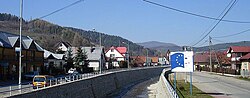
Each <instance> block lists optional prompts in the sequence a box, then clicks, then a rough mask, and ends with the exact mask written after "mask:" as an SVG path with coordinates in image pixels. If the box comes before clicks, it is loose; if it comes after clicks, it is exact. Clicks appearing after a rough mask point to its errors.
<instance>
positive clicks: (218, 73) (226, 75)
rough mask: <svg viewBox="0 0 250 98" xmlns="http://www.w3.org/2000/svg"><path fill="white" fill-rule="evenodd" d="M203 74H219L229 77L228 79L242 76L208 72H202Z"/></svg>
mask: <svg viewBox="0 0 250 98" xmlns="http://www.w3.org/2000/svg"><path fill="white" fill-rule="evenodd" d="M201 72H205V73H209V74H217V75H221V76H228V77H239V76H240V75H232V74H223V73H216V72H207V71H201Z"/></svg>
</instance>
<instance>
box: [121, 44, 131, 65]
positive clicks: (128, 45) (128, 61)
mask: <svg viewBox="0 0 250 98" xmlns="http://www.w3.org/2000/svg"><path fill="white" fill-rule="evenodd" d="M122 43H123V44H126V45H127V46H128V68H130V66H129V43H125V42H122Z"/></svg>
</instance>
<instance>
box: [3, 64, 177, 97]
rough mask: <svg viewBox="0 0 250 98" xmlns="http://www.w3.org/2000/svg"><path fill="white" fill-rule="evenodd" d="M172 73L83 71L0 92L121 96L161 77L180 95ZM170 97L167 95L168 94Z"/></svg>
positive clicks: (168, 91)
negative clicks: (43, 83)
mask: <svg viewBox="0 0 250 98" xmlns="http://www.w3.org/2000/svg"><path fill="white" fill-rule="evenodd" d="M168 73H170V68H168V67H166V66H158V67H145V68H131V69H120V70H111V71H109V70H108V71H103V72H102V73H88V74H81V75H77V76H74V77H62V78H57V79H56V81H57V82H56V83H55V84H54V85H50V86H48V87H43V88H38V89H31V88H29V86H27V87H25V88H26V89H25V88H23V89H22V91H21V92H20V90H19V89H15V90H14V89H13V90H11V91H9V92H7V91H6V92H5V93H2V94H1V92H0V94H1V95H4V96H1V97H11V98H23V97H24V98H26V97H28V98H30V97H32V98H40V97H41V96H42V97H43V98H48V97H50V98H54V97H55V98H57V97H60V98H68V97H72V98H75V97H81V98H82V97H85V98H106V97H117V96H121V94H123V93H124V92H127V91H128V90H129V89H130V88H131V87H133V86H134V85H136V84H138V83H140V82H143V81H145V80H148V79H151V78H154V77H160V78H159V83H160V85H162V86H161V87H162V89H163V90H165V91H164V92H165V93H166V95H168V96H172V97H178V96H177V95H176V94H175V93H174V92H173V91H174V90H173V89H172V87H171V86H170V85H169V84H168V81H167V80H166V78H165V75H166V74H168ZM166 97H167V96H166Z"/></svg>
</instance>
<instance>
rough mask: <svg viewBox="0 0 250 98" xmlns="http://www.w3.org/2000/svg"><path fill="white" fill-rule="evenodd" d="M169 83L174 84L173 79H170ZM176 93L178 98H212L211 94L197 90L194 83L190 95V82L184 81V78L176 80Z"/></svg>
mask: <svg viewBox="0 0 250 98" xmlns="http://www.w3.org/2000/svg"><path fill="white" fill-rule="evenodd" d="M171 84H172V85H174V81H173V80H172V81H171ZM176 87H177V94H178V95H179V97H180V98H213V97H212V96H210V95H208V94H206V93H205V92H203V91H201V90H199V89H198V88H196V87H195V86H194V85H193V86H192V91H193V92H192V96H191V95H190V83H189V82H187V83H185V81H184V80H178V81H177V85H176Z"/></svg>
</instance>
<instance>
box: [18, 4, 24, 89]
mask: <svg viewBox="0 0 250 98" xmlns="http://www.w3.org/2000/svg"><path fill="white" fill-rule="evenodd" d="M22 17H23V0H20V36H19V42H20V43H19V45H20V46H19V48H20V52H19V78H18V85H19V89H20V93H21V88H22V85H21V80H22V78H21V76H22V75H21V74H22V20H23V18H22Z"/></svg>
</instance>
